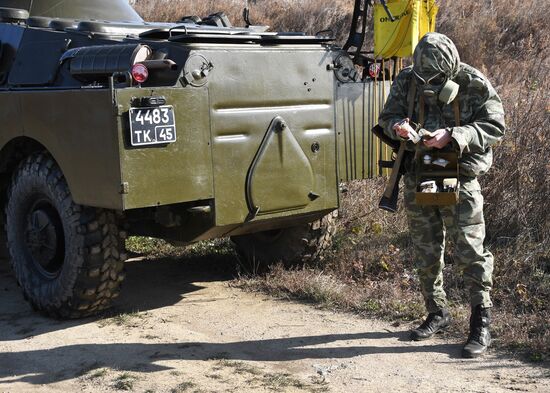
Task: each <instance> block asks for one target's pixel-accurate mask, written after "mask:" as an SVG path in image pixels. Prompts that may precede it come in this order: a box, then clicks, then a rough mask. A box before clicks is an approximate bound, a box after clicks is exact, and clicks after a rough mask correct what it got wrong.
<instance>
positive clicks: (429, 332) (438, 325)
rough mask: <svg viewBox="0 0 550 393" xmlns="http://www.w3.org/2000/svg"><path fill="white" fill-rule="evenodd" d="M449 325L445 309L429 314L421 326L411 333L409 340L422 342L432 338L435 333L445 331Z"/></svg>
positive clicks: (449, 321) (447, 313)
mask: <svg viewBox="0 0 550 393" xmlns="http://www.w3.org/2000/svg"><path fill="white" fill-rule="evenodd" d="M450 324H451V316H450V315H449V312H448V311H447V310H446V309H441V310H439V311H438V312H434V313H429V314H428V317H427V318H426V320H425V321H424V322H422V325H420V326H419V327H417V328H416V329H414V330H413V331H412V332H411V340H414V341H422V340H427V339H428V338H430V337H432V336H433V335H434V334H436V333H437V332H440V331H442V330H444V329H446V328H447V327H448V326H449V325H450Z"/></svg>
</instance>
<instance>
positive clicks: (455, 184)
mask: <svg viewBox="0 0 550 393" xmlns="http://www.w3.org/2000/svg"><path fill="white" fill-rule="evenodd" d="M416 164H417V165H416V168H417V171H416V204H417V205H424V206H450V205H456V204H458V195H459V189H460V182H459V168H458V153H455V152H442V151H437V150H425V151H423V152H417V154H416Z"/></svg>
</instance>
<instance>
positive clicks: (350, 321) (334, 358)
mask: <svg viewBox="0 0 550 393" xmlns="http://www.w3.org/2000/svg"><path fill="white" fill-rule="evenodd" d="M231 264H232V263H230V262H227V261H224V260H223V257H208V258H205V257H197V258H192V259H188V260H184V261H176V260H170V259H165V260H156V261H149V262H145V261H141V260H133V261H130V262H128V264H127V270H128V278H127V281H126V283H125V287H124V291H123V295H122V296H121V297H120V298H119V300H118V301H117V303H116V306H115V309H114V311H113V314H112V316H110V317H102V318H93V319H85V320H80V321H70V322H60V321H54V320H50V319H47V318H43V317H41V316H38V315H37V314H35V313H34V312H33V311H31V310H30V308H29V306H28V305H27V303H26V302H25V301H24V300H23V299H22V296H21V294H20V291H19V288H18V287H17V285H16V284H15V282H14V279H13V278H12V276H11V273H10V272H9V270H8V267H7V266H6V263H5V262H3V261H2V262H1V264H0V296H1V297H0V299H1V300H0V392H10V393H19V392H25V393H26V392H35V391H36V392H80V391H83V392H110V391H124V390H126V391H135V392H170V393H172V392H174V393H179V392H346V393H347V392H424V393H427V392H450V391H452V392H504V391H509V390H512V391H528V392H535V391H537V392H550V374H549V370H548V368H544V367H540V366H539V367H535V366H533V365H526V364H524V363H521V362H519V361H514V360H508V359H506V358H503V357H499V356H497V355H496V354H494V353H493V354H491V355H490V356H488V357H487V358H486V359H485V360H483V361H479V360H471V361H466V360H463V359H460V343H458V342H455V341H449V340H446V339H444V338H443V339H441V338H438V339H436V340H435V341H432V342H428V343H412V342H410V341H408V340H407V336H408V334H407V329H408V328H409V327H410V326H401V327H397V328H396V327H392V326H391V325H389V324H387V323H383V322H379V321H372V320H365V319H362V318H358V317H354V316H352V315H348V314H339V313H333V312H329V311H322V310H317V309H315V308H314V307H312V306H309V305H303V304H296V303H291V302H286V301H277V300H273V299H271V298H268V297H266V296H263V295H256V294H250V293H246V292H243V291H241V290H239V289H237V288H232V287H231V285H230V284H231V279H232V277H233V271H232V267H231V266H229V265H231ZM136 310H139V311H136Z"/></svg>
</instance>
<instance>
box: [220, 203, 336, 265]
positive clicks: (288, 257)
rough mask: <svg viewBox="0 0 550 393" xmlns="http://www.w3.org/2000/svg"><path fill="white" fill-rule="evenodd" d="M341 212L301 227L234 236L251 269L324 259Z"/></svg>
mask: <svg viewBox="0 0 550 393" xmlns="http://www.w3.org/2000/svg"><path fill="white" fill-rule="evenodd" d="M337 217H338V212H337V211H335V212H332V213H330V214H328V215H326V216H325V217H323V218H322V219H320V220H317V221H315V222H312V223H309V224H305V225H300V226H297V227H291V228H284V229H277V230H272V231H265V232H257V233H252V234H249V235H242V236H234V237H232V238H231V240H232V241H233V243H235V245H236V248H237V252H238V253H239V255H240V256H241V260H242V264H243V267H244V268H245V269H246V270H248V271H249V272H251V273H258V272H261V271H265V270H266V269H267V268H268V267H269V266H270V265H273V264H274V263H278V262H282V263H283V264H284V265H285V266H287V267H290V266H295V265H300V264H307V263H311V262H314V261H317V260H320V259H322V254H323V252H324V251H325V250H326V249H327V248H328V247H329V246H330V244H331V241H332V236H333V235H334V233H335V230H336V218H337Z"/></svg>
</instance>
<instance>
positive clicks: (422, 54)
mask: <svg viewBox="0 0 550 393" xmlns="http://www.w3.org/2000/svg"><path fill="white" fill-rule="evenodd" d="M413 61H414V66H413V70H414V71H415V72H416V73H417V74H418V75H419V76H421V77H422V78H424V79H427V78H430V77H432V76H434V75H436V74H437V73H439V72H442V73H444V74H445V75H446V76H447V77H448V78H450V79H453V78H454V77H455V76H456V74H457V73H458V69H459V65H460V56H459V55H458V50H457V49H456V46H455V44H454V43H453V41H451V39H450V38H449V37H447V36H446V35H443V34H440V33H428V34H426V35H425V36H424V37H423V38H422V39H421V40H420V42H419V43H418V45H417V46H416V49H415V50H414V54H413Z"/></svg>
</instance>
